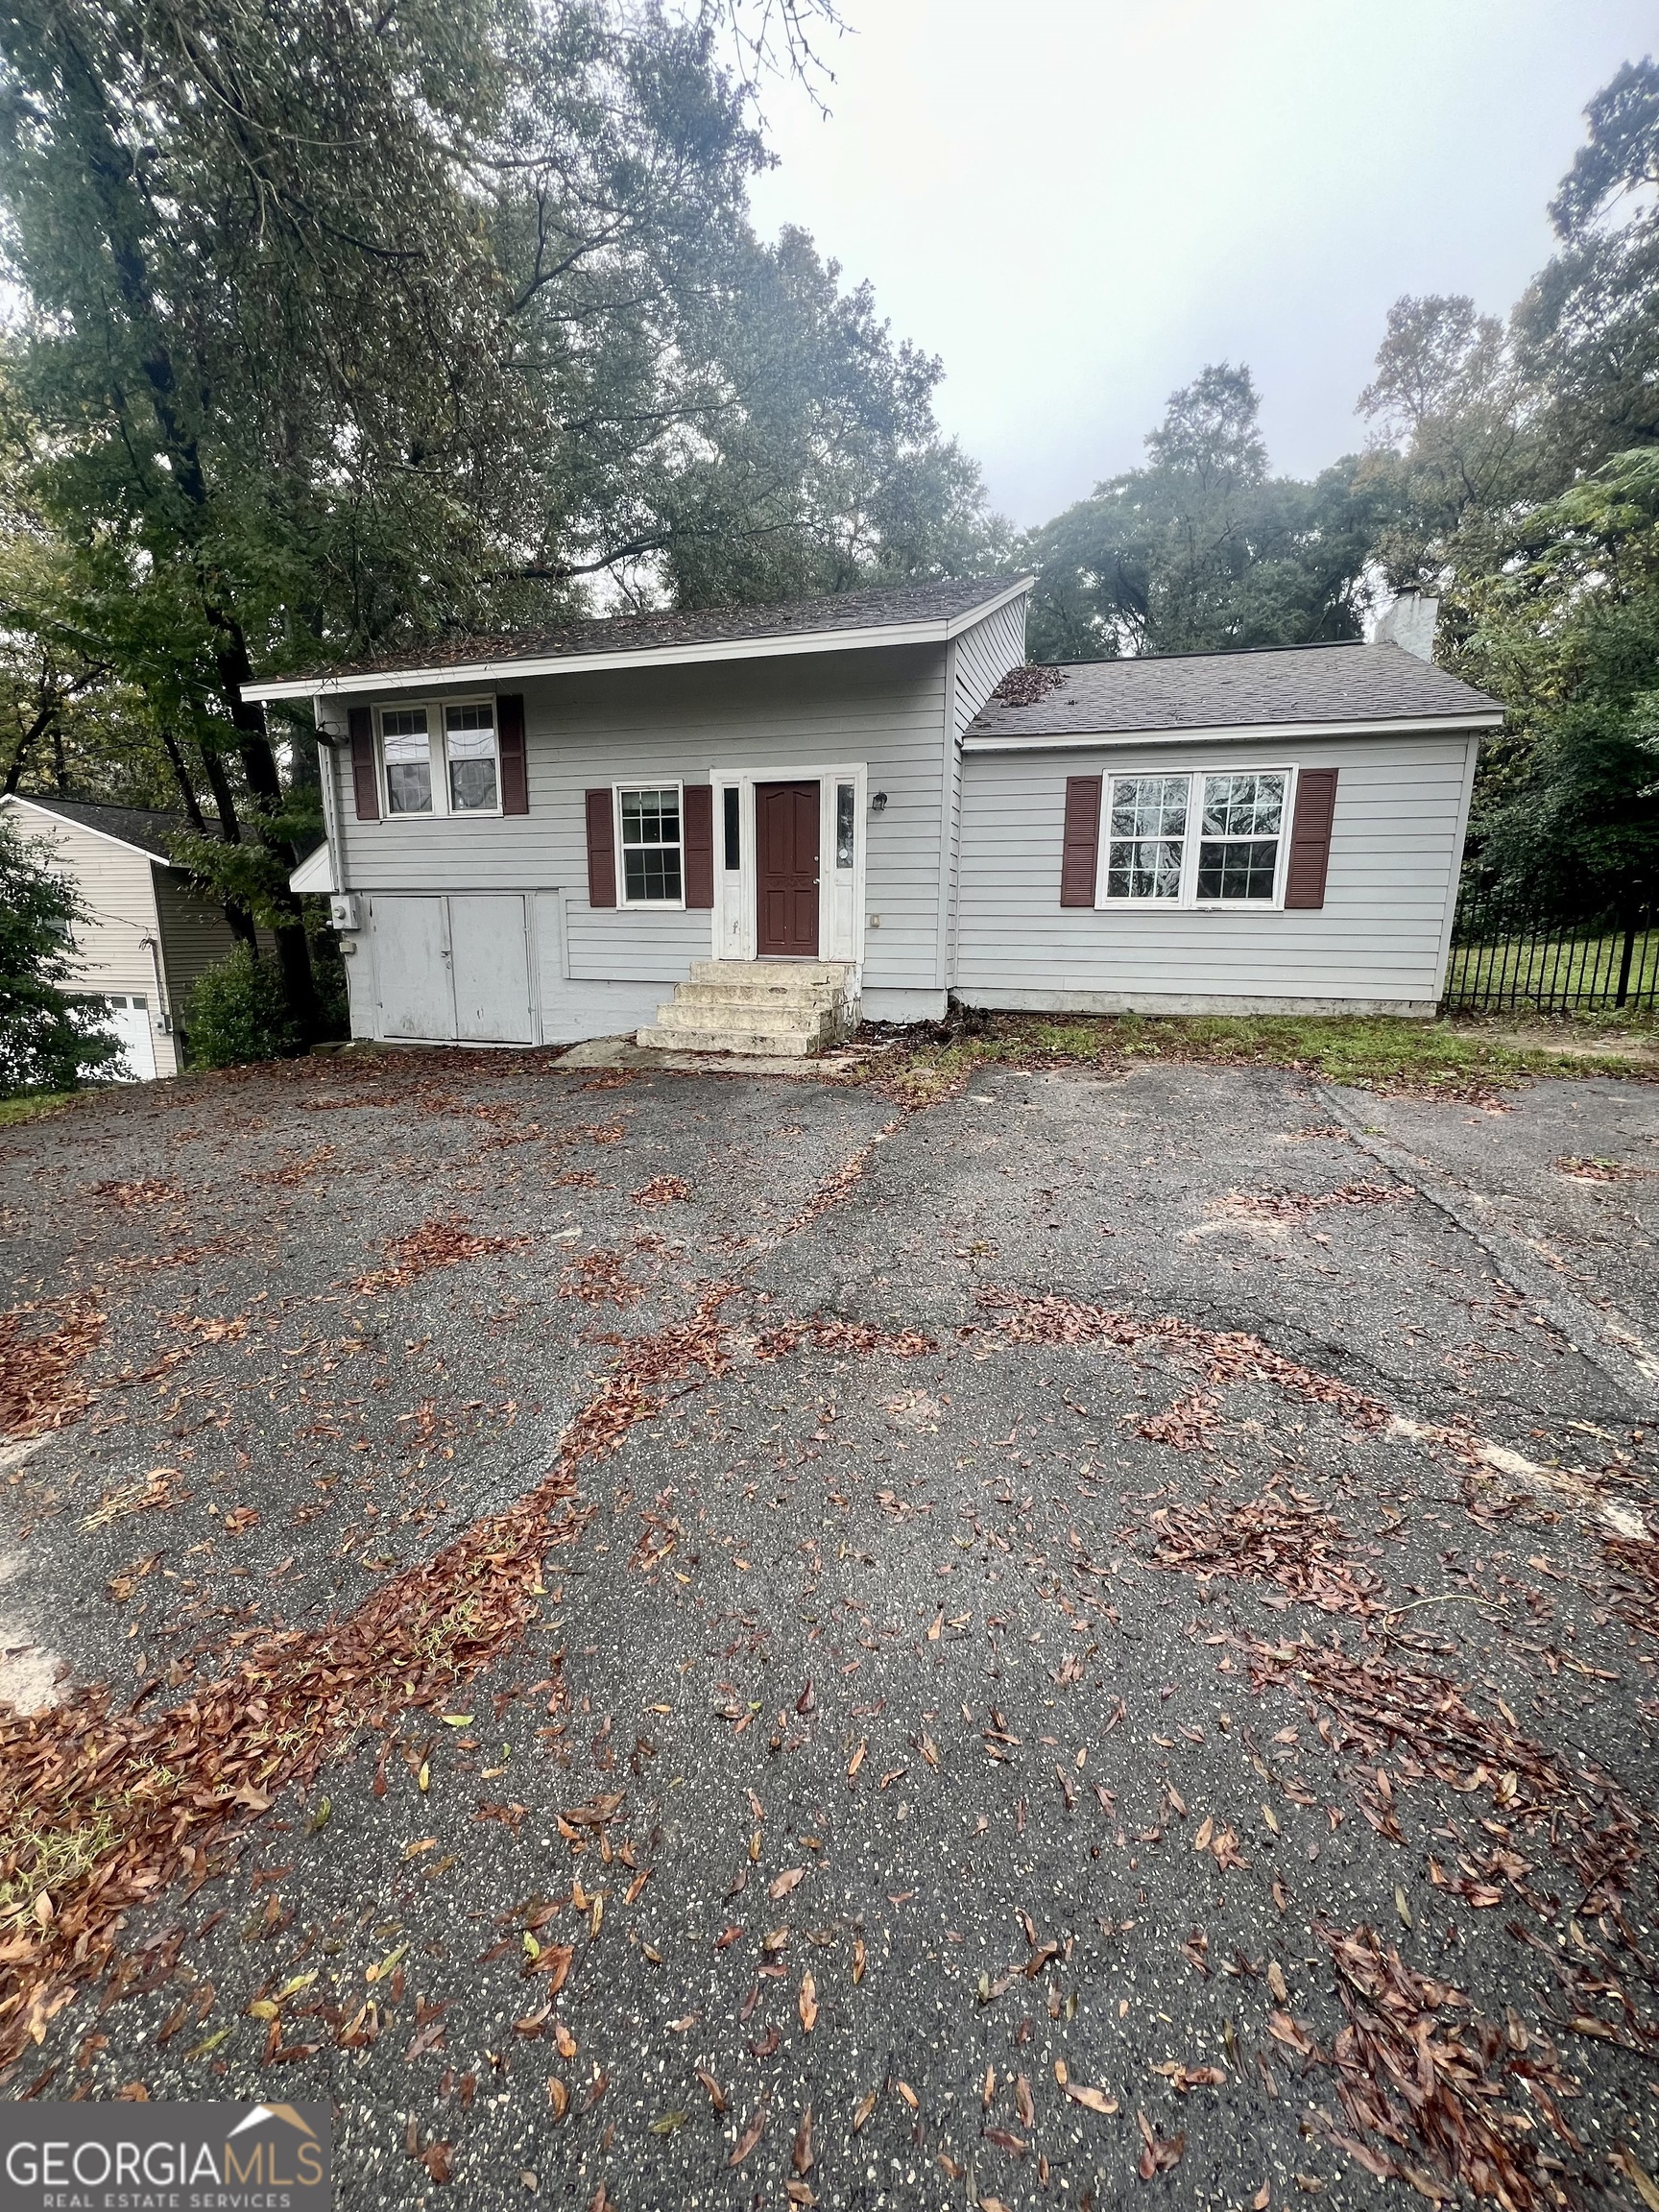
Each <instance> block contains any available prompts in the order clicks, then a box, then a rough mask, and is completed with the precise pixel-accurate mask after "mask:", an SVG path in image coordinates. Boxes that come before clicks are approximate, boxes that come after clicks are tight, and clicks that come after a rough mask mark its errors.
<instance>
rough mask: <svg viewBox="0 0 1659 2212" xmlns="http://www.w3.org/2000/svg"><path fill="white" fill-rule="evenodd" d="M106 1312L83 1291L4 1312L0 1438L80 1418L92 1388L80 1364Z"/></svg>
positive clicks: (17, 1437) (37, 1431)
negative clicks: (82, 1378)
mask: <svg viewBox="0 0 1659 2212" xmlns="http://www.w3.org/2000/svg"><path fill="white" fill-rule="evenodd" d="M104 1318H105V1317H104V1314H103V1311H102V1310H101V1309H100V1308H99V1307H98V1306H97V1304H96V1303H95V1302H94V1300H93V1299H92V1298H91V1297H90V1295H80V1296H71V1297H68V1298H60V1299H58V1300H56V1301H55V1302H53V1303H50V1304H47V1303H41V1304H38V1305H30V1306H19V1307H17V1308H15V1309H14V1310H12V1312H10V1313H0V1438H7V1439H12V1440H13V1441H21V1440H22V1439H24V1438H26V1437H30V1436H39V1435H41V1434H43V1433H44V1432H45V1431H47V1430H48V1429H61V1428H64V1427H66V1426H67V1425H68V1424H69V1423H70V1422H71V1421H75V1420H78V1419H79V1418H80V1416H81V1414H82V1413H83V1412H84V1409H85V1407H86V1405H87V1402H88V1400H89V1398H90V1396H91V1393H90V1391H89V1390H88V1389H87V1388H86V1386H85V1385H84V1383H82V1382H80V1381H79V1380H78V1379H77V1370H78V1369H79V1368H80V1365H81V1362H82V1361H83V1360H84V1358H85V1357H86V1355H87V1353H88V1352H90V1351H91V1349H92V1347H93V1345H94V1344H96V1343H97V1341H98V1338H99V1336H100V1335H101V1334H103V1329H104Z"/></svg>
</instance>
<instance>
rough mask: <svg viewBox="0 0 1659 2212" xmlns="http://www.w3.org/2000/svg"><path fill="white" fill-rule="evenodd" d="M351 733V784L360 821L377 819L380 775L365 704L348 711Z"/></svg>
mask: <svg viewBox="0 0 1659 2212" xmlns="http://www.w3.org/2000/svg"><path fill="white" fill-rule="evenodd" d="M348 726H349V729H350V732H351V785H352V789H353V790H354V791H355V793H356V795H357V819H358V821H359V822H378V821H379V819H380V778H379V774H378V772H377V771H376V769H375V766H374V716H373V713H372V712H371V711H370V709H368V708H367V707H353V708H351V709H349V725H348Z"/></svg>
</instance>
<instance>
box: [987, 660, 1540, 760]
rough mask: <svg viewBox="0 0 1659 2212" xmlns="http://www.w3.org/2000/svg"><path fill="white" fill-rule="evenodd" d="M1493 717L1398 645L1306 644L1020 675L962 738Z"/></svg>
mask: <svg viewBox="0 0 1659 2212" xmlns="http://www.w3.org/2000/svg"><path fill="white" fill-rule="evenodd" d="M1034 679H1035V680H1034ZM1033 693H1037V694H1039V695H1038V696H1032V694H1033ZM1022 700H1024V701H1028V704H1021V703H1020V702H1021V701H1022ZM1498 710H1499V703H1498V701H1497V700H1495V699H1489V698H1488V697H1487V696H1486V694H1485V692H1483V691H1477V690H1475V689H1474V688H1473V687H1472V686H1471V685H1467V684H1463V683H1460V682H1459V681H1458V679H1457V678H1456V677H1455V676H1449V675H1447V673H1446V671H1445V670H1444V669H1443V668H1437V667H1435V665H1434V663H1433V662H1432V661H1420V660H1419V659H1418V658H1417V656H1416V655H1415V654H1414V653H1407V651H1405V649H1404V648H1403V647H1402V646H1399V645H1388V644H1383V645H1361V644H1352V645H1302V646H1287V647H1283V648H1279V649H1274V650H1269V651H1265V652H1257V653H1184V654H1171V655H1169V656H1168V657H1167V658H1165V657H1150V656H1149V657H1147V658H1146V659H1143V660H1139V661H1074V662H1070V663H1066V664H1063V665H1059V666H1056V667H1054V668H1052V669H1048V670H1045V671H1043V672H1042V674H1041V677H1039V674H1038V672H1037V671H1035V670H1032V669H1029V668H1023V669H1020V668H1017V669H1015V670H1013V671H1012V672H1011V674H1010V675H1009V676H1008V677H1005V678H1004V680H1003V682H1002V683H1001V684H1000V685H998V688H997V690H996V691H994V692H993V693H992V695H991V697H990V699H989V700H988V701H987V702H986V704H985V706H984V708H983V709H981V710H980V712H979V713H978V714H977V715H976V716H975V718H974V721H973V722H971V723H970V724H969V726H968V731H967V735H968V736H969V738H971V739H972V738H974V737H1003V738H1007V737H1031V738H1042V737H1062V736H1088V735H1091V734H1093V733H1095V732H1099V733H1103V734H1125V733H1129V732H1132V731H1142V730H1148V731H1150V730H1217V729H1229V728H1249V727H1252V726H1254V725H1258V724H1263V723H1274V722H1281V723H1289V722H1380V721H1394V720H1398V719H1403V718H1407V717H1409V718H1418V717H1423V718H1428V717H1431V716H1435V715H1444V716H1446V717H1447V718H1448V719H1449V720H1455V719H1459V718H1464V719H1466V718H1467V717H1469V716H1470V715H1475V714H1489V713H1493V712H1496V711H1498Z"/></svg>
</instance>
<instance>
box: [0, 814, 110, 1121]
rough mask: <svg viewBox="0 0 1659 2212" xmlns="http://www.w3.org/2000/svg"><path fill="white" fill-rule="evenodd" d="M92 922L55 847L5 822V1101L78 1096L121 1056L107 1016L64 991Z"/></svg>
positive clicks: (1, 1006)
mask: <svg viewBox="0 0 1659 2212" xmlns="http://www.w3.org/2000/svg"><path fill="white" fill-rule="evenodd" d="M85 919H86V912H85V908H84V905H83V903H82V901H81V898H80V896H79V894H78V893H77V892H76V890H75V887H74V885H73V884H72V883H70V882H68V881H67V880H66V879H65V878H63V877H61V876H60V875H59V874H58V870H57V854H56V853H55V852H54V851H53V849H52V847H51V846H50V845H48V844H46V843H45V842H44V841H43V840H41V839H38V838H30V837H25V836H23V835H22V834H21V833H20V832H19V831H18V830H17V829H15V828H14V827H13V825H12V823H11V822H9V821H0V1098H12V1097H16V1096H18V1095H20V1094H23V1093H26V1092H30V1091H45V1092H58V1091H73V1090H75V1089H76V1087H77V1086H78V1085H79V1084H80V1083H81V1081H82V1080H83V1078H84V1077H85V1076H87V1075H91V1074H96V1073H97V1071H98V1070H99V1069H101V1068H103V1067H105V1066H107V1064H108V1062H109V1061H111V1060H113V1059H115V1058H117V1057H118V1056H119V1054H120V1050H121V1046H120V1045H119V1043H118V1042H117V1040H116V1039H115V1038H114V1037H113V1036H111V1035H110V1034H109V1032H108V1029H107V1028H106V1027H105V1026H103V1024H104V1023H105V1022H107V1021H108V1014H107V1011H106V1009H105V1008H104V1007H102V1006H101V1005H99V1004H98V1003H96V1002H95V1001H93V1002H88V1001H86V1000H78V999H75V998H70V997H69V995H68V992H67V991H66V990H65V988H64V986H65V985H66V984H68V983H70V982H72V981H73V979H74V975H75V971H76V957H75V946H74V938H73V931H74V928H75V926H76V924H77V923H80V922H84V921H85Z"/></svg>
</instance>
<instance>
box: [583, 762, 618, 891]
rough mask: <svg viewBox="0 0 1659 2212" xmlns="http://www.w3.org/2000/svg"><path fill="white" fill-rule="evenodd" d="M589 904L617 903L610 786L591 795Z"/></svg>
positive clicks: (614, 823) (614, 830)
mask: <svg viewBox="0 0 1659 2212" xmlns="http://www.w3.org/2000/svg"><path fill="white" fill-rule="evenodd" d="M588 903H589V906H614V905H615V903H616V817H615V815H614V814H613V812H612V809H611V787H610V785H609V784H607V785H606V787H605V789H604V790H603V791H589V794H588Z"/></svg>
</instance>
